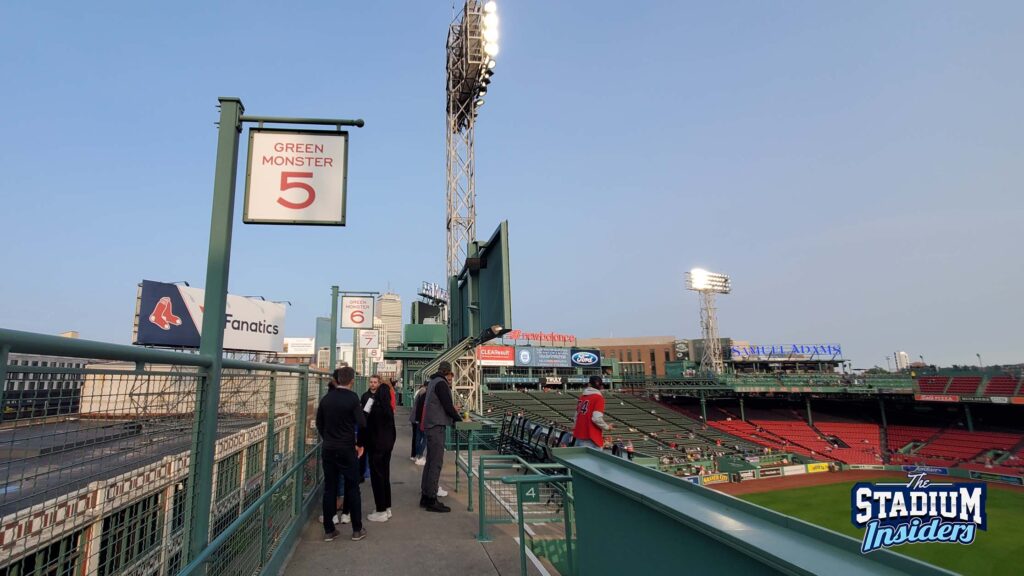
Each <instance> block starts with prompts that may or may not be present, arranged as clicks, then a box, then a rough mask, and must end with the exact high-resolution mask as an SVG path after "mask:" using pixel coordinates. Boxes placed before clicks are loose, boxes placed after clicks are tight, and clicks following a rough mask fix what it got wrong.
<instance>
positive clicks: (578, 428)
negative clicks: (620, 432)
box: [572, 376, 612, 450]
mask: <svg viewBox="0 0 1024 576" xmlns="http://www.w3.org/2000/svg"><path fill="white" fill-rule="evenodd" d="M603 389H604V381H603V380H601V377H600V376H591V377H590V385H589V386H587V387H586V388H585V389H584V390H583V395H582V396H580V399H579V401H577V402H576V424H575V425H574V426H573V429H572V435H573V436H574V437H575V438H576V446H585V447H589V448H596V449H597V450H601V449H602V448H603V447H604V435H603V433H604V432H605V431H608V430H611V429H612V425H611V424H609V423H607V422H605V420H604V395H603V394H601V390H603Z"/></svg>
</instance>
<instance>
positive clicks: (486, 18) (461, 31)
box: [445, 0, 498, 283]
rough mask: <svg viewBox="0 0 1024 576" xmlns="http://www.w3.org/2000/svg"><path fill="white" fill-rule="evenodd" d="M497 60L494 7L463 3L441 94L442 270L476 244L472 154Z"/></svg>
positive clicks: (454, 268) (451, 268) (472, 0)
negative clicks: (443, 164) (444, 217)
mask: <svg viewBox="0 0 1024 576" xmlns="http://www.w3.org/2000/svg"><path fill="white" fill-rule="evenodd" d="M497 55H498V5H497V3H496V2H494V0H489V1H488V2H481V1H480V0H466V2H465V5H464V6H463V9H462V11H461V12H460V13H459V15H458V17H457V18H456V19H455V22H453V23H452V24H451V26H449V28H448V43H447V66H446V70H447V72H446V91H447V130H446V138H445V139H446V143H447V147H448V153H447V158H446V174H447V227H448V245H447V249H446V261H447V270H446V276H445V282H446V283H447V281H448V279H449V278H451V277H452V276H455V275H457V274H458V273H459V269H460V268H462V263H463V262H464V261H465V260H466V256H467V255H468V254H467V252H466V250H467V245H468V244H469V243H470V242H473V241H475V240H476V151H475V144H474V139H475V138H474V127H475V126H476V117H477V114H478V113H479V111H480V107H481V106H483V105H484V96H485V95H486V94H487V88H488V86H489V85H490V83H491V76H493V75H494V66H495V63H496V61H495V57H497Z"/></svg>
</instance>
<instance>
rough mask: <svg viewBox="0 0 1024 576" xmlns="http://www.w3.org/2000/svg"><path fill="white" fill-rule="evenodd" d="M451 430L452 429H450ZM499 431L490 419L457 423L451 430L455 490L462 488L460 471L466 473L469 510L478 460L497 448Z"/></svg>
mask: <svg viewBox="0 0 1024 576" xmlns="http://www.w3.org/2000/svg"><path fill="white" fill-rule="evenodd" d="M449 430H451V429H449ZM498 433H499V431H498V430H497V429H496V428H495V427H494V425H493V423H491V422H490V421H482V422H468V423H462V422H459V423H456V425H455V428H454V430H452V431H451V432H449V434H450V435H451V437H452V441H453V444H454V446H453V448H454V450H455V491H456V492H458V491H459V488H460V482H459V472H462V474H463V475H465V477H466V480H465V483H466V489H467V492H468V493H467V500H468V506H467V508H466V509H467V510H468V511H469V512H472V511H473V476H474V475H475V470H476V465H477V460H478V459H479V458H480V456H482V455H493V454H495V450H496V449H497V441H498Z"/></svg>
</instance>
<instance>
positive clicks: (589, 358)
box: [572, 352, 598, 366]
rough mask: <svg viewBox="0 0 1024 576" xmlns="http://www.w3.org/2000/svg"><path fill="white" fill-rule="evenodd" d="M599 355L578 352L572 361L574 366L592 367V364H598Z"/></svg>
mask: <svg viewBox="0 0 1024 576" xmlns="http://www.w3.org/2000/svg"><path fill="white" fill-rule="evenodd" d="M597 360H598V358H597V354H594V353H593V352H577V353H575V354H573V355H572V361H573V363H574V364H579V365H580V366H590V365H591V364H597Z"/></svg>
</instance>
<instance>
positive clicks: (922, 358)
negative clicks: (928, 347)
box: [917, 354, 928, 366]
mask: <svg viewBox="0 0 1024 576" xmlns="http://www.w3.org/2000/svg"><path fill="white" fill-rule="evenodd" d="M917 357H918V358H920V359H921V364H924V365H925V366H927V365H928V363H927V362H925V361H924V355H923V354H918V355H917Z"/></svg>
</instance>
